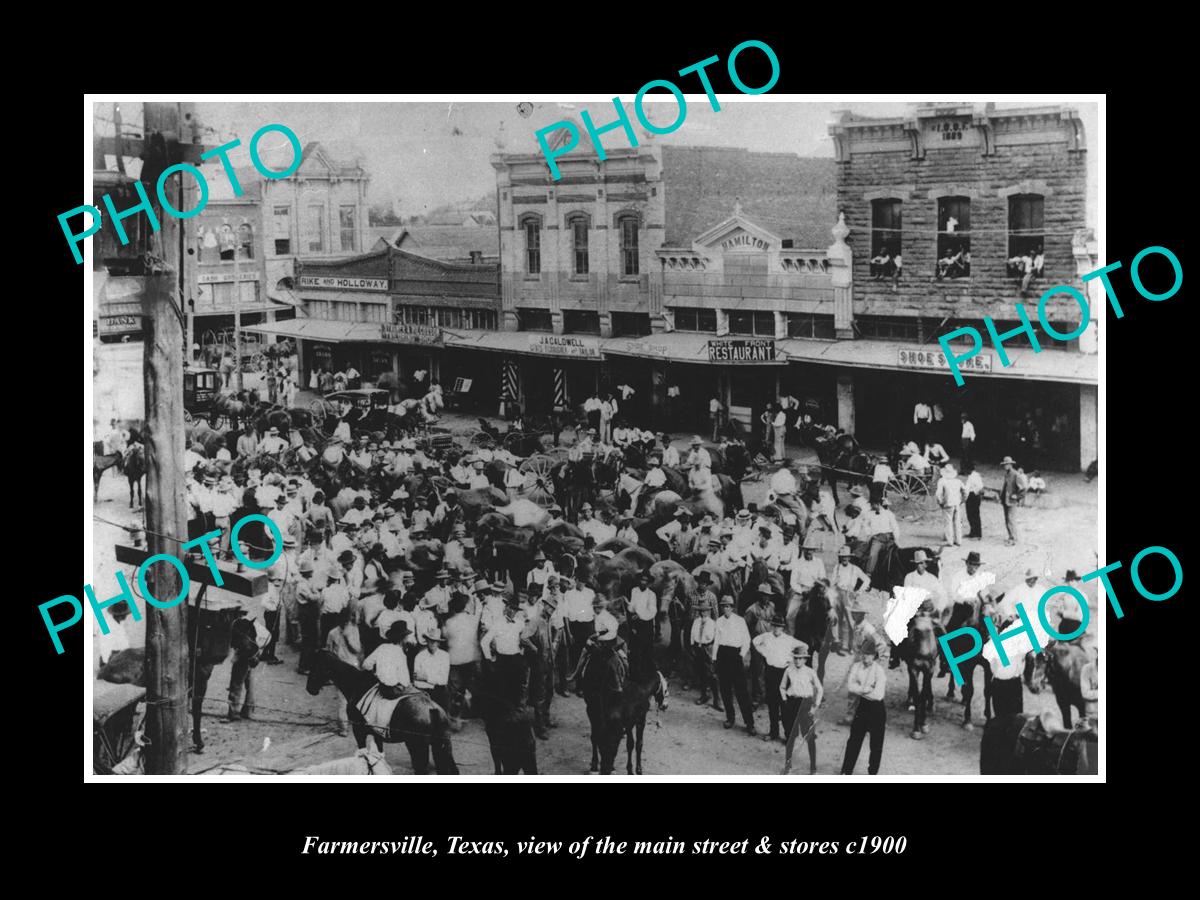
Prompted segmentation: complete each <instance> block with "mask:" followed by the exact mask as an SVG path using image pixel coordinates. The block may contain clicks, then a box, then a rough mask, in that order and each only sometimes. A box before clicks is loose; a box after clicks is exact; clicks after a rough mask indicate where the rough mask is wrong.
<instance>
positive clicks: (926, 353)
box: [900, 350, 992, 372]
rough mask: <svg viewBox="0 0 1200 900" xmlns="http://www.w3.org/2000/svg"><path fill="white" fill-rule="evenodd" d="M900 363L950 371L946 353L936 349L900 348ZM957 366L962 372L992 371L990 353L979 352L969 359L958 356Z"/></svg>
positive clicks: (907, 366) (917, 367)
mask: <svg viewBox="0 0 1200 900" xmlns="http://www.w3.org/2000/svg"><path fill="white" fill-rule="evenodd" d="M900 365H902V366H904V367H905V368H906V369H945V370H946V371H947V372H948V371H950V365H949V363H947V362H946V354H944V353H939V352H938V351H936V350H901V351H900ZM958 367H959V368H960V369H962V371H964V372H990V371H992V355H991V354H990V353H980V354H979V355H978V356H972V357H970V358H969V359H961V358H960V359H959V361H958Z"/></svg>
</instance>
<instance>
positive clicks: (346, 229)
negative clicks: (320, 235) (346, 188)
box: [338, 206, 358, 253]
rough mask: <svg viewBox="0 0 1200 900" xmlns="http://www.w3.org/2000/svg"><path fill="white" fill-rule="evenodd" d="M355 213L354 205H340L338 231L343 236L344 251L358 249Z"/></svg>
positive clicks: (352, 251)
mask: <svg viewBox="0 0 1200 900" xmlns="http://www.w3.org/2000/svg"><path fill="white" fill-rule="evenodd" d="M354 213H355V208H354V207H353V206H339V207H338V232H339V234H340V236H341V242H342V252H343V253H355V252H357V251H358V238H357V235H358V229H357V228H355V226H354V218H355V216H354Z"/></svg>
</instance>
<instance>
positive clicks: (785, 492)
mask: <svg viewBox="0 0 1200 900" xmlns="http://www.w3.org/2000/svg"><path fill="white" fill-rule="evenodd" d="M796 489H797V485H796V476H795V475H793V474H792V472H791V469H789V468H788V467H787V465H786V464H785V465H782V466H780V467H779V470H778V471H777V472H776V473H775V474H774V475H772V476H771V493H772V494H774V495H775V496H776V497H790V496H792V495H793V494H795V493H796Z"/></svg>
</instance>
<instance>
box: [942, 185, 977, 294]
mask: <svg viewBox="0 0 1200 900" xmlns="http://www.w3.org/2000/svg"><path fill="white" fill-rule="evenodd" d="M937 255H938V259H937V269H936V273H935V274H936V275H937V277H938V279H939V280H941V279H944V278H969V277H970V276H971V201H970V199H969V198H967V197H943V198H942V199H941V200H938V234H937Z"/></svg>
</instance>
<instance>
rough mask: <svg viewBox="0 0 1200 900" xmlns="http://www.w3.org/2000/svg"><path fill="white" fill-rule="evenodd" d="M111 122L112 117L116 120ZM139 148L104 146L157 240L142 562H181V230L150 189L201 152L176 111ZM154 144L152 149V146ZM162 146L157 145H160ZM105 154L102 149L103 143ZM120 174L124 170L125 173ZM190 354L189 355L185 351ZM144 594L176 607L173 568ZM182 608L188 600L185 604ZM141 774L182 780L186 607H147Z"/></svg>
mask: <svg viewBox="0 0 1200 900" xmlns="http://www.w3.org/2000/svg"><path fill="white" fill-rule="evenodd" d="M114 118H117V116H115V115H114ZM142 122H143V134H142V139H141V140H134V139H130V140H124V139H123V136H122V135H121V134H120V127H119V126H118V131H117V134H116V136H115V137H114V138H113V139H112V141H111V147H112V152H114V153H115V154H116V156H117V158H118V159H121V158H122V156H123V155H124V154H126V153H127V154H129V155H131V156H132V155H139V154H140V155H141V157H142V159H143V166H142V171H141V174H140V180H141V181H143V182H144V183H145V184H146V186H147V191H146V193H147V194H148V195H149V196H150V197H151V198H152V203H153V204H154V206H155V207H156V209H155V215H156V216H157V218H158V220H159V222H160V225H161V227H160V231H159V233H158V236H157V238H156V239H153V240H152V241H151V247H154V246H155V245H157V247H158V248H159V252H158V253H150V254H148V255H147V256H145V257H143V259H144V263H145V267H144V270H143V272H142V274H143V275H144V287H143V291H142V317H143V332H142V333H143V335H144V337H143V361H142V372H143V380H144V400H145V410H146V424H145V435H144V445H145V453H146V491H145V497H146V511H145V523H146V525H145V527H146V536H147V542H148V544H149V552H150V553H151V554H158V553H163V554H167V555H169V556H174V557H179V556H180V555H181V553H182V545H183V544H184V543H186V542H187V539H188V531H187V522H188V503H187V496H186V492H185V484H184V473H183V451H184V421H183V361H184V358H185V357H184V347H185V344H184V332H185V330H186V326H185V324H184V317H185V315H186V305H187V303H186V299H185V298H186V290H185V289H184V287H183V286H184V285H185V284H186V283H187V280H186V278H184V277H183V276H184V267H185V265H186V259H187V257H186V253H184V252H183V251H184V246H183V243H184V241H183V236H184V224H183V222H182V221H181V220H180V219H177V218H175V217H174V216H172V215H169V214H164V211H163V210H161V209H159V208H158V203H157V202H156V201H157V198H156V192H155V188H156V182H157V180H158V177H159V175H160V173H161V172H162V170H163V169H165V168H166V167H167V166H168V165H172V164H174V163H177V162H190V163H193V164H194V163H197V162H199V157H200V154H201V153H203V152H204V151H205V150H206V149H208V148H205V147H202V146H201V145H199V144H197V143H184V141H183V140H182V138H183V123H184V115H183V110H182V107H181V106H180V105H179V104H163V103H146V104H144V105H143V111H142ZM152 136H153V138H154V140H152ZM158 136H161V138H162V140H161V141H159V140H158ZM99 143H100V147H101V150H102V151H107V149H108V146H109V142H108V141H106V140H105V139H101V140H100V142H99ZM164 151H165V153H164ZM119 165H122V166H123V163H120V164H119ZM167 189H168V190H170V191H171V193H172V194H173V195H174V197H175V198H176V199H175V206H176V208H177V209H187V208H189V207H190V205H189V204H185V203H184V202H183V182H182V173H179V172H176V173H175V174H174V175H172V176H171V180H170V182H169V183H168V187H167ZM186 346H187V351H186V352H187V353H188V354H190V353H191V345H190V344H188V345H186ZM146 581H147V587H148V588H149V590H150V592H151V594H152V595H153V596H154V597H155V598H156V599H159V600H162V601H164V602H169V601H170V600H171V599H172V598H174V597H177V596H178V595H179V593H180V590H181V588H182V581H181V579H180V577H179V572H178V571H177V570H176V568H175V567H174V566H172V565H170V564H168V563H165V562H160V563H157V564H156V565H154V566H152V567H151V568H150V569H149V570H148V571H147V579H146ZM185 601H186V598H185ZM145 615H146V732H147V736H148V738H149V745H148V747H147V753H146V772H147V774H152V775H178V774H182V773H184V772H186V771H187V715H188V679H187V672H188V651H187V603H186V602H181V603H177V604H174V605H173V606H171V607H169V608H167V609H159V608H158V607H155V606H151V605H150V604H146V611H145Z"/></svg>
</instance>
